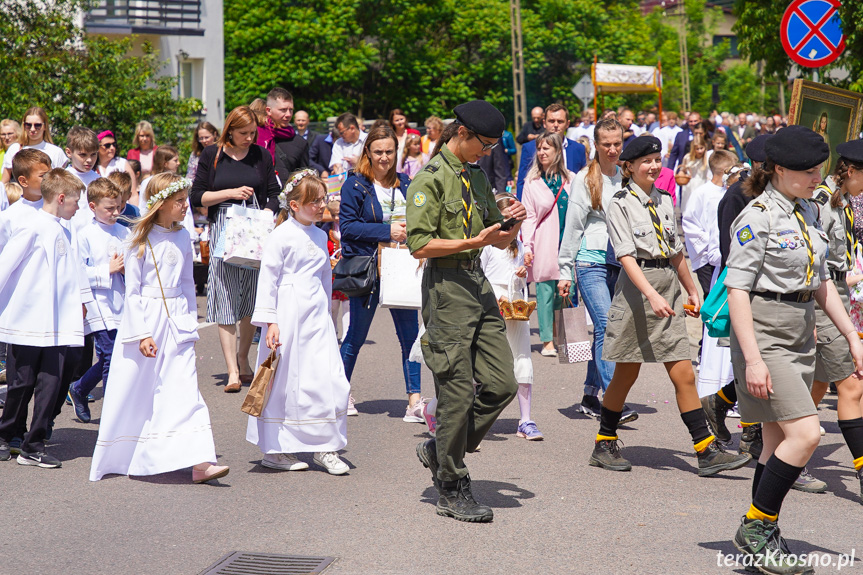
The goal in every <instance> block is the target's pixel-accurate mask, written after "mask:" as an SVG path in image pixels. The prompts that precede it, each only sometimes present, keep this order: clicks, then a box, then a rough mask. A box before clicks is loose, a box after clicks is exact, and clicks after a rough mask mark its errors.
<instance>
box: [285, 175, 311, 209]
mask: <svg viewBox="0 0 863 575" xmlns="http://www.w3.org/2000/svg"><path fill="white" fill-rule="evenodd" d="M306 176H314V177H318V172H317V171H316V170H312V169H311V168H306V169H305V170H300V171H299V172H297V173H296V174H294V177H293V178H291V180H290V181H289V182H288V183H287V184H285V189H283V190H282V191H281V192H280V193H279V207H280V208H282V209H283V210H287V209H288V194H289V193H291V192H292V191H293V189H294V188H296V187H297V186H298V185H300V180H302V179H303V178H305V177H306Z"/></svg>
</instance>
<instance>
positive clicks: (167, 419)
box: [90, 226, 216, 481]
mask: <svg viewBox="0 0 863 575" xmlns="http://www.w3.org/2000/svg"><path fill="white" fill-rule="evenodd" d="M149 239H150V243H151V244H152V246H153V252H154V253H155V256H156V263H157V265H158V266H159V277H160V278H161V280H162V288H163V289H164V293H165V300H164V302H163V300H162V291H161V290H160V289H159V281H158V279H157V277H156V269H155V268H154V267H153V256H152V254H151V253H150V249H149V248H148V247H146V246H145V249H144V256H143V257H142V258H138V250H137V248H134V249H130V250H129V251H128V252H127V253H126V259H125V266H126V303H125V309H124V312H123V317H122V319H121V321H120V329H119V330H118V331H117V339H116V341H115V343H114V354H113V356H112V358H111V369H110V372H109V376H108V378H109V379H110V380H111V385H110V386H109V387H108V389H107V390H106V392H105V400H104V404H103V406H102V419H101V423H100V425H99V437H98V439H97V441H96V451H95V452H94V453H93V462H92V466H91V468H90V481H98V480H99V479H101V478H102V477H103V476H104V475H106V474H109V473H118V474H121V475H155V474H157V473H165V472H168V471H174V470H177V469H183V468H186V467H191V466H193V465H197V464H198V463H204V462H210V463H216V448H215V445H214V443H213V432H212V430H211V428H210V414H209V412H208V410H207V405H206V404H205V403H204V399H203V397H201V392H200V391H199V390H198V372H197V369H196V367H195V344H194V342H191V343H185V344H180V345H177V343H176V341H175V340H174V336H173V335H172V333H171V329H170V326H169V325H168V316H167V315H166V311H165V306H166V305H167V308H168V309H169V310H170V314H171V316H172V317H174V316H180V315H183V314H186V313H189V312H190V311H191V312H194V311H195V310H196V309H197V308H196V301H195V281H194V279H193V277H192V253H191V243H190V241H189V234H188V232H187V231H186V230H184V229H180V230H178V231H171V230H167V229H165V228H162V227H160V226H154V227H153V230H152V232H150V236H149ZM148 337H152V338H153V340H154V341H155V342H156V347H158V351H157V352H156V357H155V358H148V357H144V356H143V355H142V354H141V351H140V350H139V349H138V345H139V343H140V341H141V340H142V339H145V338H148Z"/></svg>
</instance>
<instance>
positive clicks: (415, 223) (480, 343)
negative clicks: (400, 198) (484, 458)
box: [407, 146, 518, 481]
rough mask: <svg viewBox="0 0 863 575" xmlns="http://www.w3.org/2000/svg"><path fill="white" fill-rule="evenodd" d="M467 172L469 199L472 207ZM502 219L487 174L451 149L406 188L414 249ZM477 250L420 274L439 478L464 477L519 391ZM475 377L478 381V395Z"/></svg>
mask: <svg viewBox="0 0 863 575" xmlns="http://www.w3.org/2000/svg"><path fill="white" fill-rule="evenodd" d="M462 177H464V178H465V181H466V184H464V185H465V186H466V187H467V188H468V191H469V192H470V197H471V205H470V207H469V209H467V210H466V209H465V202H464V201H463V196H462V187H463V182H462ZM467 212H469V213H470V218H469V222H468V218H466V213H467ZM501 221H503V216H501V213H500V211H499V210H498V208H497V205H496V204H495V200H494V195H493V193H492V191H491V186H490V184H489V182H488V179H487V178H486V176H485V174H484V173H483V171H482V170H481V169H480V168H479V167H477V166H474V165H471V164H462V163H461V162H460V161H459V160H458V158H456V156H455V154H453V153H452V152H451V151H450V150H449V148H447V146H443V147H442V148H441V151H440V153H439V154H438V155H437V156H435V157H434V158H432V160H431V161H430V162H429V163H428V164H427V165H426V167H425V168H424V169H423V170H422V171H420V173H419V174H417V176H416V177H415V178H414V180H413V181H412V182H411V185H410V187H409V188H408V198H407V245H408V248H410V250H411V252H415V251H417V250H419V249H421V248H422V247H424V246H425V245H426V244H428V243H429V242H430V241H431V240H433V239H448V240H460V239H464V238H465V237H466V230H467V229H469V231H470V236H471V237H475V236H477V235H478V234H479V233H480V232H481V231H482V230H483V229H484V228H486V227H488V226H491V225H494V224H496V223H500V222H501ZM466 226H467V227H466ZM487 249H497V248H494V247H489V248H487ZM480 252H481V250H469V251H463V252H459V253H457V254H453V255H451V256H446V257H442V258H433V259H429V260H428V264H427V265H426V268H425V272H424V273H423V280H422V318H423V322H424V323H425V326H426V333H425V335H424V336H423V337H422V340H421V344H422V351H423V358H424V359H425V362H426V365H428V367H429V369H431V371H432V373H433V374H434V381H435V391H436V393H437V398H438V404H437V431H436V434H435V435H436V439H437V458H438V462H439V464H440V469H439V471H438V479H439V480H440V481H457V480H459V479H461V478H463V477H465V476H466V475H467V473H468V471H467V468H466V467H465V464H464V454H465V452H466V451H467V452H472V451H474V450H475V449H476V448H477V446H478V445H479V443H480V441H482V438H483V437H484V436H485V434H486V432H488V430H489V429H490V428H491V426H492V424H493V423H494V421H495V420H496V419H497V417H498V416H499V415H500V413H501V412H502V411H503V409H504V408H505V407H506V406H507V405H508V404H509V402H510V401H512V399H513V398H514V397H515V394H516V391H517V389H518V385H517V383H516V381H515V376H514V374H513V359H512V351H511V350H510V347H509V343H508V342H507V338H506V327H505V325H504V322H503V318H502V317H501V315H500V311H499V309H498V305H497V299H496V298H495V295H494V291H493V290H492V287H491V284H489V282H488V280H487V279H486V277H485V274H484V273H483V271H482V269H481V268H480V265H479V254H480ZM474 381H477V382H478V383H479V384H480V387H479V390H478V392H477V393H476V394H475V393H474V385H473V383H474Z"/></svg>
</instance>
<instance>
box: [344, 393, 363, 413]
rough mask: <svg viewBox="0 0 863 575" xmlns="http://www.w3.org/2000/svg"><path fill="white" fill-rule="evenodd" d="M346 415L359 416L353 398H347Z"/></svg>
mask: <svg viewBox="0 0 863 575" xmlns="http://www.w3.org/2000/svg"><path fill="white" fill-rule="evenodd" d="M347 413H348V415H359V414H360V412H359V411H357V408H356V407H355V406H354V396H353V395H351V396H349V397H348V412H347Z"/></svg>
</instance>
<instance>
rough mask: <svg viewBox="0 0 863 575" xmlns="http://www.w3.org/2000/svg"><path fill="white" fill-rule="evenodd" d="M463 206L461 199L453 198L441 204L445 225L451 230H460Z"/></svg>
mask: <svg viewBox="0 0 863 575" xmlns="http://www.w3.org/2000/svg"><path fill="white" fill-rule="evenodd" d="M463 212H464V207H463V205H462V201H461V200H454V201H452V202H447V203H445V204H444V205H443V215H444V218H445V222H446V227H447V228H449V229H451V230H461V229H462V220H463V219H464V218H463V216H462V213H463Z"/></svg>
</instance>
